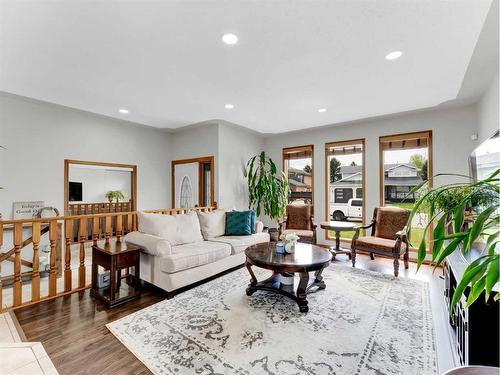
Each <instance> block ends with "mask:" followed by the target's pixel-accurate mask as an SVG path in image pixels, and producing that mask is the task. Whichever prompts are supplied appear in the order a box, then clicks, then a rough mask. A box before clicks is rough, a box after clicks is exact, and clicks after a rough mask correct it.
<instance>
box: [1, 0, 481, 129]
mask: <svg viewBox="0 0 500 375" xmlns="http://www.w3.org/2000/svg"><path fill="white" fill-rule="evenodd" d="M490 4H491V0H456V1H435V0H411V1H400V0H383V1H353V0H348V1H332V0H326V1H322V0H315V1H292V0H289V1H268V0H252V1H250V0H248V1H237V0H230V1H215V0H206V1H201V0H199V1H190V0H184V1H127V2H118V1H106V2H104V1H101V2H95V1H44V0H40V1H5V0H4V1H1V2H0V25H1V26H0V27H1V29H0V90H1V91H6V92H10V93H14V94H17V95H22V96H27V97H30V98H35V99H39V100H43V101H48V102H52V103H56V104H60V105H64V106H68V107H73V108H77V109H81V110H86V111H90V112H94V113H99V114H103V115H107V116H111V117H116V118H121V119H126V120H129V121H133V122H137V123H141V124H146V125H151V126H155V127H159V128H178V127H182V126H185V125H188V124H192V123H197V122H202V121H205V120H210V119H224V120H227V121H230V122H233V123H237V124H240V125H242V126H245V127H248V128H251V129H253V130H256V131H259V132H263V133H278V132H284V131H291V130H296V129H305V128H309V127H315V126H319V125H325V124H332V123H339V122H344V121H351V120H357V119H361V118H366V117H372V116H378V115H384V114H390V113H397V112H402V111H407V110H414V109H419V108H427V107H432V106H436V105H438V104H440V103H443V102H445V101H449V100H452V99H455V98H456V97H457V94H458V92H459V90H460V86H461V84H462V80H463V78H464V75H465V72H466V70H467V67H468V64H469V61H470V59H471V56H472V53H473V50H474V46H475V44H476V41H477V39H478V36H479V34H480V32H481V28H482V25H483V23H484V21H485V18H486V15H487V12H488V9H489V7H490ZM225 33H234V34H236V35H237V36H238V37H239V42H238V43H237V44H236V45H232V46H229V45H226V44H224V43H223V42H222V41H221V37H222V35H223V34H225ZM394 50H400V51H402V52H403V55H402V57H401V58H399V59H397V60H392V61H388V60H386V59H385V56H386V54H388V53H389V52H391V51H394ZM228 103H231V104H233V105H234V109H225V108H224V105H225V104H228ZM120 108H126V109H128V110H129V113H128V114H122V113H119V112H118V110H119V109H120ZM320 108H326V109H327V111H326V112H323V113H319V112H318V109H320Z"/></svg>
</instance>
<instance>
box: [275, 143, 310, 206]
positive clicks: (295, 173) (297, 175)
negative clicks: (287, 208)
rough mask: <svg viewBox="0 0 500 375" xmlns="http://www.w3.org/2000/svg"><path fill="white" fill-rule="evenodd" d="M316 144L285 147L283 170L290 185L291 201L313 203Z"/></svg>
mask: <svg viewBox="0 0 500 375" xmlns="http://www.w3.org/2000/svg"><path fill="white" fill-rule="evenodd" d="M313 154H314V146H313V145H308V146H299V147H288V148H284V149H283V172H284V173H285V175H286V176H287V177H288V184H289V185H290V191H291V194H290V203H293V202H303V203H307V204H313V202H314V200H313V186H314V184H313V179H314V178H313V176H314V165H313V164H314V163H313Z"/></svg>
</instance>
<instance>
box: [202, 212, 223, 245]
mask: <svg viewBox="0 0 500 375" xmlns="http://www.w3.org/2000/svg"><path fill="white" fill-rule="evenodd" d="M197 213H198V219H200V227H201V234H203V238H205V240H208V239H210V238H215V237H219V236H223V235H224V232H225V230H226V212H225V211H223V210H215V211H212V212H201V211H198V212H197Z"/></svg>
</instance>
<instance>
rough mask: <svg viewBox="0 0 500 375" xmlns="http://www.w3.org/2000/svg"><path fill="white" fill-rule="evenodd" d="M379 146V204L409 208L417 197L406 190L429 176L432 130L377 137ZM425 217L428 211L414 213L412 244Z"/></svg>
mask: <svg viewBox="0 0 500 375" xmlns="http://www.w3.org/2000/svg"><path fill="white" fill-rule="evenodd" d="M379 149H380V204H381V205H382V206H396V207H403V208H407V209H412V207H413V205H414V203H415V199H416V198H417V197H416V196H415V194H409V193H410V191H411V190H412V189H413V188H414V187H415V186H417V185H419V184H420V183H422V182H423V181H425V180H427V179H428V177H430V176H432V132H431V131H424V132H417V133H408V134H399V135H392V136H384V137H380V139H379ZM427 220H428V212H426V211H424V210H422V211H421V212H419V213H418V214H417V215H416V216H415V219H414V220H413V222H412V229H411V238H410V242H411V245H412V247H418V245H419V244H420V241H421V240H422V236H423V233H424V228H425V226H426V225H427V222H428V221H427ZM429 232H431V231H429Z"/></svg>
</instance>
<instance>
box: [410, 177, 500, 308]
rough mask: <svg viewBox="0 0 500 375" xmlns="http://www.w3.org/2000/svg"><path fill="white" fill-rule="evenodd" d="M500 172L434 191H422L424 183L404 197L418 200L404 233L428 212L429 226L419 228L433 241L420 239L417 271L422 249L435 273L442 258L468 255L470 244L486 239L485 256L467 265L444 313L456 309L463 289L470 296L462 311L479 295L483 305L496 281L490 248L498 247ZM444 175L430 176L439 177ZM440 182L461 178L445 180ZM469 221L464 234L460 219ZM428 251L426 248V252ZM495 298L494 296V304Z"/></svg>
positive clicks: (498, 258)
mask: <svg viewBox="0 0 500 375" xmlns="http://www.w3.org/2000/svg"><path fill="white" fill-rule="evenodd" d="M499 174H500V169H497V170H496V171H495V172H494V173H492V174H491V175H490V176H489V177H487V178H485V179H483V180H480V181H477V182H471V181H470V180H467V181H466V182H458V183H451V184H446V185H443V186H440V187H438V188H435V189H428V188H427V187H426V186H427V185H428V184H427V181H425V182H424V183H422V184H420V185H419V186H417V187H415V188H414V189H412V191H411V192H410V193H409V194H412V193H417V195H418V196H419V198H418V199H417V201H416V202H415V204H414V206H413V208H412V211H411V213H410V217H409V219H408V224H407V228H408V232H410V231H411V222H412V219H413V217H414V216H415V215H416V214H417V212H419V211H420V210H421V207H428V209H429V216H430V220H429V223H428V224H427V226H426V227H425V230H424V233H427V232H428V231H430V230H431V228H432V227H433V228H434V229H433V241H432V243H431V244H430V243H428V242H429V239H428V236H426V235H424V236H423V237H422V240H421V243H420V246H419V250H418V257H417V258H418V260H417V269H418V268H419V267H420V266H421V265H422V262H423V261H424V259H425V257H426V251H425V249H427V248H428V247H429V248H432V261H433V262H434V267H435V268H436V267H438V266H439V265H440V264H441V263H442V262H443V261H444V260H445V259H446V257H447V256H449V255H450V254H452V253H453V252H454V251H461V252H462V253H463V254H466V253H468V252H469V251H470V250H471V249H472V246H473V244H474V242H475V241H476V240H477V239H479V238H480V237H482V238H486V246H485V250H484V251H483V253H482V254H481V256H480V257H479V258H478V259H476V260H475V261H474V262H472V263H471V264H470V265H469V266H468V267H467V269H466V270H465V272H464V276H463V278H462V280H461V281H460V283H459V284H458V286H457V288H456V290H455V292H454V294H453V297H452V302H451V306H450V313H451V311H453V308H454V306H455V305H456V304H457V303H458V301H459V300H460V298H461V296H462V295H463V294H464V292H465V290H466V288H467V287H470V292H469V294H468V296H467V305H470V304H472V303H473V302H474V301H475V300H476V299H477V298H478V297H479V296H480V295H481V294H482V292H483V291H485V296H486V299H488V297H489V294H490V293H491V290H492V289H493V286H494V285H495V284H496V283H498V282H499V281H500V280H499V262H500V254H499V253H498V252H497V251H496V246H497V244H498V243H500V240H499V238H498V235H499V233H500V230H498V229H499V224H500V215H499V213H498V211H499V208H500V186H499V182H500V179H499ZM443 175H445V174H440V175H436V176H434V177H433V179H435V178H436V177H438V176H443ZM446 176H455V177H457V176H459V177H465V178H467V179H468V177H467V176H461V175H456V174H455V175H452V174H446ZM467 213H469V215H470V216H471V217H472V224H471V225H469V226H467V227H465V228H464V222H465V217H466V214H467ZM428 245H431V246H428ZM498 297H499V295H498V293H497V295H496V296H495V298H498Z"/></svg>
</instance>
